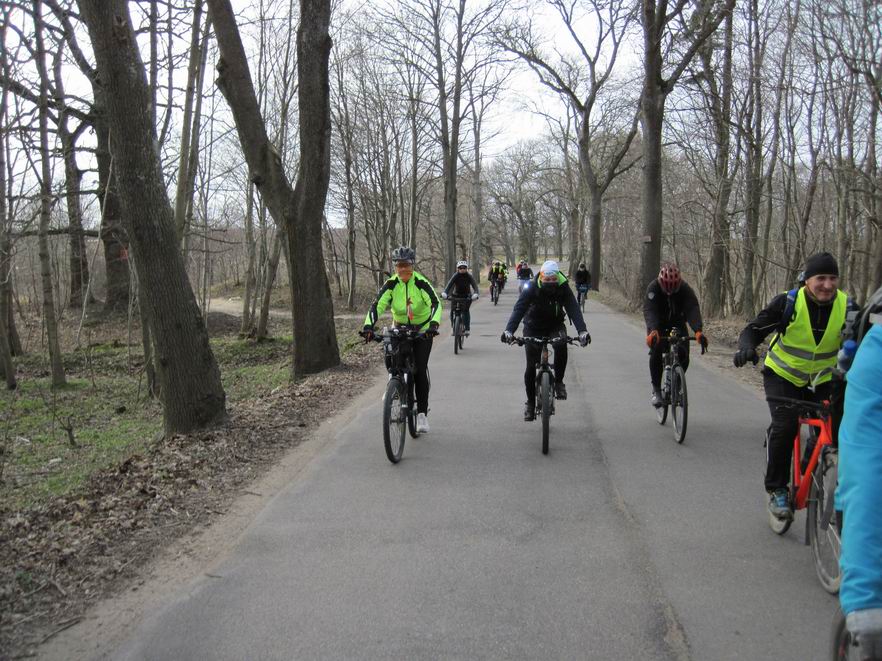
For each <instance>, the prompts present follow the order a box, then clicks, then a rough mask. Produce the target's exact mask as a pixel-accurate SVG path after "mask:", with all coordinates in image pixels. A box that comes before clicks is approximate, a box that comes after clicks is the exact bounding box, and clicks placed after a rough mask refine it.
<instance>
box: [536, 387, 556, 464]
mask: <svg viewBox="0 0 882 661" xmlns="http://www.w3.org/2000/svg"><path fill="white" fill-rule="evenodd" d="M553 402H554V393H552V392H551V374H549V373H548V372H543V373H542V376H541V377H540V379H539V405H540V406H541V407H542V454H548V437H549V435H550V433H551V432H550V430H549V423H550V422H551V407H552V406H553Z"/></svg>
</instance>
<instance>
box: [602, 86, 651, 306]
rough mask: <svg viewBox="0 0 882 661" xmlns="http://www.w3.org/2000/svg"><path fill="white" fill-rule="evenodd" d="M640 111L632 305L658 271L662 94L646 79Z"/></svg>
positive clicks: (639, 297) (640, 296)
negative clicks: (639, 209)
mask: <svg viewBox="0 0 882 661" xmlns="http://www.w3.org/2000/svg"><path fill="white" fill-rule="evenodd" d="M641 105H642V109H643V114H642V115H641V120H640V121H641V124H642V127H643V237H642V241H643V243H642V250H641V257H640V265H641V268H640V279H639V280H638V281H637V282H636V285H635V286H636V289H635V291H634V292H633V296H634V298H633V301H634V303H635V305H636V304H637V303H638V302H639V301H641V300H643V296H644V295H645V293H646V287H647V285H648V284H649V283H650V282H651V281H652V280H653V279H654V278H655V277H656V276H657V275H658V269H659V266H660V264H661V232H662V162H661V158H662V125H663V123H664V95H663V93H662V92H661V90H659V89H657V86H656V85H655V83H654V82H650V81H646V83H645V89H644V91H643V97H642V99H641ZM592 275H593V274H592Z"/></svg>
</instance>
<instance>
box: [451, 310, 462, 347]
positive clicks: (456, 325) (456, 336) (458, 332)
mask: <svg viewBox="0 0 882 661" xmlns="http://www.w3.org/2000/svg"><path fill="white" fill-rule="evenodd" d="M461 337H462V319H461V318H460V316H459V315H456V320H455V321H454V322H453V353H454V355H455V354H458V353H459V350H460V348H462V345H461V344H460V342H459V340H460V338H461Z"/></svg>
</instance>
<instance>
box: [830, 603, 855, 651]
mask: <svg viewBox="0 0 882 661" xmlns="http://www.w3.org/2000/svg"><path fill="white" fill-rule="evenodd" d="M830 641H831V646H830V648H831V649H830V658H831V659H832V660H833V661H848V660H849V659H856V658H857V654H854V655H852V654H851V650H852V649H854V645H853V644H852V641H851V632H850V631H849V630H848V627H847V626H846V624H845V615H843V613H842V611H841V610H838V609H837V611H836V616H835V617H834V618H833V633H832V635H831V636H830Z"/></svg>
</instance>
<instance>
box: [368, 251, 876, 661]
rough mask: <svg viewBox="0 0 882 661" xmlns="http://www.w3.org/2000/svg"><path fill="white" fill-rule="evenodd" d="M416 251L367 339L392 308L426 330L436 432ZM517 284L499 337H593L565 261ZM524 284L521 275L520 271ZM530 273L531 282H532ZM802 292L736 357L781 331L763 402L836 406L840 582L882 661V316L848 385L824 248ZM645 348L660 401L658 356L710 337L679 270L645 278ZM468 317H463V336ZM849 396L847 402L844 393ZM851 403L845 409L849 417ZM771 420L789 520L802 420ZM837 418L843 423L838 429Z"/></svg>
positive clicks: (771, 313)
mask: <svg viewBox="0 0 882 661" xmlns="http://www.w3.org/2000/svg"><path fill="white" fill-rule="evenodd" d="M415 259H416V255H415V253H414V251H413V250H412V249H410V248H407V247H400V248H397V249H396V250H394V251H393V253H392V261H393V262H394V263H395V275H393V276H392V277H391V278H389V279H388V280H387V281H386V282H385V284H384V285H383V287H382V288H381V289H380V291H379V293H378V295H377V298H376V300H375V301H374V303H373V305H372V306H371V308H370V310H369V311H368V314H367V317H366V318H365V323H364V328H363V331H362V334H363V335H365V336H367V337H369V336H370V335H371V334H372V333H373V332H374V327H375V324H376V322H377V319H378V317H379V315H380V314H382V313H383V312H384V311H385V310H386V308H391V310H392V317H393V320H394V321H395V323H396V324H413V325H416V326H419V327H420V328H425V329H426V333H425V335H424V337H423V338H422V339H421V342H420V343H418V344H417V347H416V348H415V356H416V358H417V360H416V369H417V373H416V395H417V404H418V411H419V414H418V420H417V425H418V429H419V431H421V432H427V431H428V430H429V425H428V420H427V418H426V414H427V412H428V378H427V373H426V370H427V365H428V358H429V354H430V352H431V347H432V338H433V337H434V335H436V334H437V332H438V326H439V322H440V319H441V308H440V303H439V300H438V297H437V296H436V295H435V292H434V290H433V288H432V285H431V284H430V283H429V281H428V279H427V278H426V277H425V276H423V275H422V274H420V273H418V272H416V271H414V262H415ZM468 267H469V265H468V263H467V262H465V261H460V262H458V263H457V269H456V273H455V274H454V275H453V277H451V279H450V281H449V282H448V283H447V286H446V287H445V288H444V292H443V293H442V298H447V297H448V296H449V295H451V294H453V295H456V296H457V297H460V298H464V299H468V302H471V301H472V300H476V299H477V298H478V294H479V290H478V285H477V283H476V282H475V280H474V277H473V276H472V275H471V274H470V273H469V268H468ZM516 273H517V275H518V279H519V280H527V281H528V282H530V286H528V287H525V288H523V289H522V291H521V292H520V295H519V297H518V300H517V302H516V303H515V305H514V308H513V309H512V312H511V316H510V317H509V320H508V323H507V324H506V327H505V330H504V331H503V333H502V337H501V339H502V341H503V342H507V343H511V342H512V341H513V339H514V333H515V331H516V330H517V328H518V326H519V325H520V324H521V322H523V324H524V334H525V335H530V336H545V337H551V336H556V335H562V336H564V337H565V336H566V330H565V327H564V323H565V321H566V319H567V318H569V320H570V322H571V323H572V324H573V325H574V326H575V327H576V330H577V332H578V334H579V342H580V344H581V345H582V346H585V345H587V344H588V343H589V342H591V336H590V334H589V333H588V329H587V326H586V324H585V319H584V317H583V315H582V312H581V310H580V308H579V305H578V303H577V300H576V297H575V295H574V293H573V290H572V288H571V287H570V284H569V278H567V276H565V275H564V274H563V273H562V272H561V269H560V267H559V266H558V264H557V262H555V261H552V260H548V261H546V262H545V263H543V264H542V266H541V268H540V269H539V272H538V273H537V274H536V275H535V276H533V273H532V270H531V269H530V267H529V265H528V264H527V263H526V261H521V262H520V263H519V264H518V265H517V266H516ZM522 273H523V274H525V276H526V277H524V278H521V274H522ZM527 274H528V275H527ZM488 276H489V277H488V279H489V280H490V282H491V283H493V284H495V285H496V286H499V287H500V289H501V288H502V287H503V286H504V283H505V279H506V277H507V267H506V266H505V264H504V263H502V262H499V261H497V262H494V263H493V264H492V265H491V267H490V272H489V274H488ZM575 280H576V284H577V287H578V286H584V285H586V284H587V285H588V286H590V282H591V276H590V273H589V272H588V270H587V269H586V268H585V265H584V264H580V267H579V270H578V271H577V272H576V274H575ZM799 280H800V282H799V285H798V286H797V287H796V288H794V289H793V290H791V291H789V292H785V293H782V294H779V295H777V296H775V297H774V298H772V299H771V301H769V303H768V305H766V307H765V308H763V309H762V311H760V313H759V314H758V315H757V316H756V317H755V318H754V319H752V320H751V321H749V322H748V323H747V325H746V326H745V327H744V329H743V330H742V332H741V334H740V336H739V339H738V349H737V351H736V352H735V354H734V357H733V362H734V365H735V366H736V367H743V366H744V365H745V364H747V363H748V362H752V363H753V364H757V362H758V360H759V355H758V353H757V348H758V347H759V346H760V345H761V344H762V343H763V341H764V340H765V339H766V338H767V337H768V336H769V335H773V337H772V340H771V342H770V344H769V349H768V352H767V354H766V357H765V360H764V363H763V369H762V375H763V387H764V390H765V395H766V397H767V399H770V398H772V399H774V398H779V397H788V398H792V399H802V400H810V401H822V400H829V401H830V402H831V407H832V410H833V413H834V415H833V430H834V438H836V436H837V430H838V438H839V457H840V469H839V480H840V482H839V488H838V492H837V509H838V510H841V511H842V513H843V517H842V518H843V522H844V523H843V525H844V527H843V532H842V540H843V541H842V555H841V568H842V580H841V587H840V604H841V607H842V610H843V612H844V614H845V615H846V618H847V625H848V630H849V632H850V633H851V635H852V637H853V639H854V641H855V643H856V645H857V647H858V649H859V650H860V652H859V656H860V659H862V661H866V660H872V659H880V660H882V319H880V318H879V315H874V316H875V317H876V318H875V319H872V321H874V322H875V323H873V324H872V326H871V328H870V330H869V331H868V332H867V333H866V336H865V337H864V339H863V341H862V342H861V344H860V347H859V349H858V350H857V354H856V355H855V357H854V362H853V365H852V367H851V369H850V370H849V371H848V375H847V382H848V387H847V388H843V387H842V382H841V381H839V380H836V379H835V378H834V377H835V375H836V368H837V355H838V354H839V351H840V347H841V345H842V340H843V337H844V336H846V335H847V333H848V324H850V323H851V322H852V320H853V319H855V318H856V317H857V313H858V311H859V310H860V308H859V307H858V306H857V304H856V303H855V302H854V301H853V300H852V299H851V298H850V297H849V296H847V295H846V294H845V293H844V292H842V291H841V290H840V289H839V267H838V264H837V262H836V259H835V258H834V257H833V256H832V255H831V254H829V253H827V252H822V253H818V254H816V255H813V256H811V257H809V258H808V259H807V260H806V262H805V268H804V271H803V273H802V274H801V275H800V278H799ZM643 316H644V321H645V324H646V345H647V347H648V349H649V378H650V384H651V387H652V391H651V392H652V394H651V403H652V405H653V406H656V407H658V406H662V405H663V401H662V397H661V392H660V389H661V377H662V357H663V354H664V353H665V352H666V351H668V350H669V348H670V347H669V343H668V341H667V338H668V336H669V335H670V332H671V331H672V330H673V329H677V330H678V332H680V333H681V334H686V333H687V325H688V326H689V327H691V329H692V331H693V333H694V334H695V339H696V341H697V343H698V344H699V346H700V347H701V350H702V353H703V352H704V351H706V350H707V347H708V338H707V336H706V335H705V333H704V330H703V322H702V317H701V309H700V305H699V302H698V298H697V296H696V294H695V291H694V290H693V289H692V287H690V286H689V284H688V283H687V282H686V281H685V280H684V279H683V277H682V274H681V272H680V270H679V268H678V267H677V265H676V264H673V263H664V264H662V266H661V268H660V270H659V274H658V276H657V277H656V278H655V279H654V280H653V281H652V282H650V283H649V285H648V287H647V289H646V294H645V297H644V302H643ZM470 322H471V319H470V315H469V314H468V311H467V306H466V311H465V313H464V323H465V330H466V334H468V331H469V328H470ZM677 350H678V351H680V352H682V353H681V354H680V356H679V358H680V362H681V364H682V365H683V367H684V369H685V368H687V367H688V365H689V349H688V344H686V343H682V344H679V345H678V346H677ZM525 352H526V370H525V372H524V386H525V390H526V396H527V397H526V400H527V401H526V403H525V409H524V420H526V421H529V420H533V419H534V418H535V413H536V412H535V409H534V402H535V381H534V374H535V368H536V364H537V362H538V360H539V355H538V349H537V347H536V346H535V345H531V344H527V345H525ZM566 365H567V351H566V344H562V345H560V346H559V347H558V348H557V349H556V353H555V360H554V371H555V397H556V398H558V399H566V397H567V391H566V386H565V385H564V376H565V373H566ZM843 390H844V397H843V395H842V391H843ZM843 401H844V414H843ZM769 412H770V415H771V423H770V425H769V427H768V429H767V432H766V448H767V454H766V472H765V480H764V486H765V489H766V491H767V493H768V509H769V512H770V513H771V514H772V516H774V517H776V518H779V519H781V520H784V519H787V518H789V517H792V516H793V510H792V507H791V503H790V501H789V499H790V491H789V488H788V485H789V481H790V465H791V461H792V457H791V454H792V449H793V438H794V435H795V434H796V431H797V427H798V413H797V412H795V411H794V410H793V408H790V407H785V406H781V405H779V404H777V403H775V402H774V401H769ZM840 420H841V425H840Z"/></svg>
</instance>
